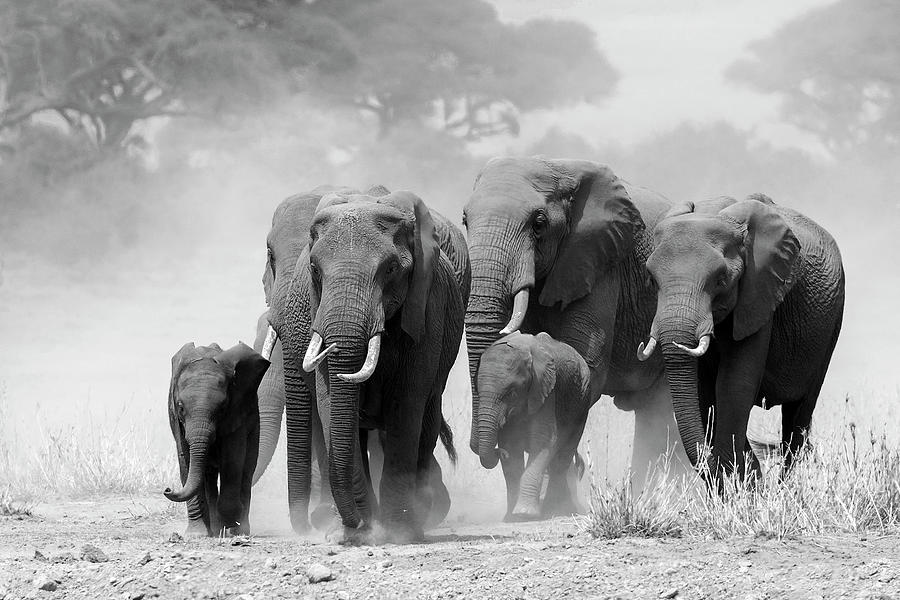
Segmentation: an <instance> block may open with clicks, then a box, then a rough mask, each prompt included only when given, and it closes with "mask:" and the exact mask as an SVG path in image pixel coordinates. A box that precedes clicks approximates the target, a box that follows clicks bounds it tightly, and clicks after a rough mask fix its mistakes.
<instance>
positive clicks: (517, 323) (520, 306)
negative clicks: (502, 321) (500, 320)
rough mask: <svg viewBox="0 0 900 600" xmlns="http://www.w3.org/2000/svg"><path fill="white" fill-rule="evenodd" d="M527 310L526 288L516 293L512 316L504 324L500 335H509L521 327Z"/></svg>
mask: <svg viewBox="0 0 900 600" xmlns="http://www.w3.org/2000/svg"><path fill="white" fill-rule="evenodd" d="M527 310H528V288H522V289H521V290H519V291H518V292H517V293H516V297H515V299H514V300H513V310H512V316H511V317H510V318H509V323H507V324H506V327H504V328H503V329H501V330H500V335H507V334H510V333H512V332H513V331H515V330H517V329H518V328H519V327H521V326H522V321H524V320H525V312H526V311H527Z"/></svg>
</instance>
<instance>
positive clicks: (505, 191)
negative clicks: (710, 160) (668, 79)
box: [464, 157, 676, 513]
mask: <svg viewBox="0 0 900 600" xmlns="http://www.w3.org/2000/svg"><path fill="white" fill-rule="evenodd" d="M669 208H671V204H670V202H669V201H668V200H667V199H666V198H664V197H663V196H661V195H659V194H657V193H656V192H652V191H650V190H647V189H644V188H640V187H637V186H633V185H631V184H629V183H627V182H626V181H624V180H622V179H620V178H619V177H617V176H616V175H615V174H614V173H613V172H612V171H611V170H610V169H609V168H608V167H606V166H605V165H601V164H598V163H594V162H590V161H583V160H551V159H545V158H541V157H534V158H495V159H492V160H491V161H490V162H488V163H487V165H486V166H485V167H484V169H483V170H482V171H481V173H480V174H479V176H478V178H477V179H476V181H475V188H474V190H473V192H472V196H471V198H470V199H469V201H468V203H467V204H466V206H465V210H464V222H465V224H466V227H467V229H468V239H469V250H470V252H469V256H470V260H471V263H472V290H471V294H470V297H469V303H468V309H467V311H466V343H467V347H468V352H469V371H470V375H471V378H472V388H473V393H472V402H473V407H472V414H473V422H472V437H471V439H470V446H471V448H472V450H473V451H475V452H476V453H477V452H478V438H477V436H476V435H475V432H476V431H477V430H478V423H477V422H476V420H475V415H478V414H479V402H480V390H479V389H478V381H477V374H478V366H479V361H480V359H481V355H482V353H483V352H484V350H485V349H486V348H487V347H488V346H490V345H491V344H493V343H494V342H496V341H497V340H498V339H499V338H500V337H501V336H503V335H505V334H507V333H509V332H511V331H514V330H516V329H519V330H521V331H522V332H523V333H532V334H536V333H538V332H540V331H545V332H547V333H548V334H549V335H550V336H552V337H553V338H554V339H556V340H559V341H560V342H563V343H566V344H568V345H570V346H572V347H573V348H574V349H575V350H576V351H577V352H578V353H579V354H580V355H581V356H582V357H583V358H584V359H585V361H586V362H587V366H588V368H589V369H590V375H591V385H590V391H589V397H590V399H591V402H592V403H593V402H595V401H596V400H597V399H598V398H599V397H600V394H601V393H603V394H608V395H611V396H614V397H615V401H616V405H617V406H619V407H620V408H623V409H629V410H634V411H635V444H634V450H633V455H632V468H633V471H634V477H633V481H634V482H635V485H637V486H640V485H641V483H642V482H643V481H644V476H645V474H646V472H647V469H648V467H649V465H650V464H651V463H652V462H653V461H655V460H657V459H658V458H659V456H660V455H661V454H662V453H664V452H665V451H666V450H667V440H668V439H669V430H670V429H671V432H672V433H671V437H673V438H674V437H676V435H675V426H674V422H673V421H672V408H671V402H670V396H669V393H668V388H667V384H666V380H665V377H663V376H662V374H663V363H662V360H659V359H658V358H653V359H651V360H650V361H647V362H641V361H639V360H637V357H636V356H635V354H634V347H635V345H636V344H637V343H638V342H639V341H640V335H641V332H642V331H646V330H647V329H646V328H648V327H649V326H650V322H651V320H652V318H653V313H654V309H655V307H656V292H655V289H654V288H653V287H652V286H651V285H650V282H648V281H647V276H646V273H645V270H644V263H645V261H646V259H647V257H648V256H649V254H650V236H649V232H647V231H646V230H645V226H646V227H651V228H652V227H653V226H655V225H656V222H657V220H658V219H659V218H660V217H661V216H662V215H663V214H664V213H665V212H666V211H667V210H669ZM585 419H586V416H585ZM585 419H582V420H581V422H580V423H579V424H578V426H577V427H576V428H574V430H573V433H572V435H571V437H570V438H569V439H567V440H562V441H561V448H560V451H559V453H558V454H557V456H556V458H555V459H554V461H553V462H552V463H551V465H550V467H549V473H550V484H549V485H550V486H551V487H554V488H557V489H559V490H564V489H567V486H566V482H565V471H566V469H567V468H568V466H569V465H570V464H571V462H572V459H573V455H574V452H575V448H576V446H577V444H578V441H579V439H580V437H581V434H582V431H583V428H584V420H585ZM558 498H559V501H558V504H559V505H558V506H557V507H555V508H552V507H551V508H550V511H551V513H552V512H560V513H564V512H568V511H570V510H571V509H572V502H571V498H565V497H564V494H563V493H560V494H559V495H558Z"/></svg>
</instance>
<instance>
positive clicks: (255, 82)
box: [0, 0, 616, 149]
mask: <svg viewBox="0 0 900 600" xmlns="http://www.w3.org/2000/svg"><path fill="white" fill-rule="evenodd" d="M615 80H616V74H615V71H614V70H613V69H612V67H611V66H610V65H609V63H608V62H607V61H606V59H605V58H604V56H603V55H602V54H601V53H600V51H599V50H598V49H597V46H596V42H595V40H594V35H593V33H592V32H591V31H590V30H589V29H588V28H586V27H584V26H582V25H579V24H575V23H572V22H562V21H549V20H542V21H531V22H527V23H525V24H522V25H514V24H505V23H502V22H500V20H499V18H498V16H497V13H496V11H495V10H494V9H493V7H492V6H491V5H490V4H488V3H487V2H486V1H485V0H458V1H456V2H449V3H448V2H444V1H442V0H421V1H417V2H408V1H406V0H373V1H370V2H347V1H346V0H333V1H331V2H321V1H320V2H305V1H297V0H33V1H31V2H19V1H17V0H0V131H3V130H7V131H9V130H10V129H12V128H15V127H17V126H19V125H21V124H23V123H28V122H30V121H32V120H33V117H35V116H36V115H43V116H50V115H55V117H57V118H59V119H62V121H64V122H65V123H66V124H68V127H69V128H70V129H71V130H72V131H73V132H77V133H79V134H83V135H85V136H86V137H88V138H89V139H90V140H91V141H92V142H93V143H94V144H95V145H96V146H97V147H100V148H113V149H115V148H122V147H125V146H127V145H128V144H129V143H132V142H134V141H135V140H138V141H139V139H140V138H138V137H137V136H136V135H135V128H134V125H135V124H136V123H137V122H139V121H141V120H143V119H147V118H150V117H156V116H184V115H191V116H198V117H217V116H222V115H227V114H230V113H234V112H235V111H239V110H245V109H251V110H259V109H260V108H261V107H264V106H265V104H266V103H267V102H274V101H283V100H284V99H285V98H289V97H290V96H291V95H292V94H297V93H307V94H310V95H312V96H317V97H321V98H325V99H326V100H327V101H328V102H329V103H332V104H336V105H339V106H340V105H343V106H354V107H356V108H358V109H360V110H362V111H365V112H367V113H371V114H374V115H376V116H377V121H378V125H379V129H380V131H381V133H382V134H384V133H387V132H389V131H390V130H392V129H393V128H394V127H395V126H396V125H397V124H399V123H400V122H402V121H414V122H415V121H417V122H420V123H428V124H431V125H433V126H436V127H437V128H439V129H444V130H446V131H448V132H451V133H455V134H458V135H459V136H461V137H467V138H477V137H481V136H485V135H492V134H496V133H503V132H512V133H515V132H516V131H517V129H518V117H517V115H518V113H519V112H520V111H528V110H534V109H538V108H553V107H557V106H562V105H565V104H569V103H573V102H577V101H579V100H582V99H593V98H599V97H602V96H604V95H606V94H609V93H610V92H611V90H612V89H613V86H614V83H615Z"/></svg>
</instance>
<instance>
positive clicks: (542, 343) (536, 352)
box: [528, 333, 556, 414]
mask: <svg viewBox="0 0 900 600" xmlns="http://www.w3.org/2000/svg"><path fill="white" fill-rule="evenodd" d="M551 339H552V338H550V336H549V335H547V334H545V333H541V334H538V336H537V337H535V338H534V343H533V344H532V345H531V370H532V379H531V387H530V388H529V389H528V414H534V413H536V412H537V411H539V410H540V409H541V407H543V406H544V402H546V401H547V396H549V395H550V392H552V391H553V388H554V386H555V385H556V362H555V361H554V360H553V353H552V351H551V349H550V347H549V346H548V345H547V344H548V340H551Z"/></svg>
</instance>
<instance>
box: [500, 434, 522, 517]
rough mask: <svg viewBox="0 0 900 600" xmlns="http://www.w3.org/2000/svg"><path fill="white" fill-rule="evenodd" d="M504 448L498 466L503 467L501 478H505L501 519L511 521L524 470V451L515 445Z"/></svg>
mask: <svg viewBox="0 0 900 600" xmlns="http://www.w3.org/2000/svg"><path fill="white" fill-rule="evenodd" d="M504 449H505V450H506V454H505V455H501V456H500V468H501V469H503V478H504V479H505V480H506V516H504V517H503V520H504V521H512V520H513V511H514V510H515V508H516V502H518V500H519V486H520V485H521V483H522V474H523V473H524V472H525V451H524V450H523V449H522V448H521V447H520V446H517V445H511V446H510V447H508V448H504Z"/></svg>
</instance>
